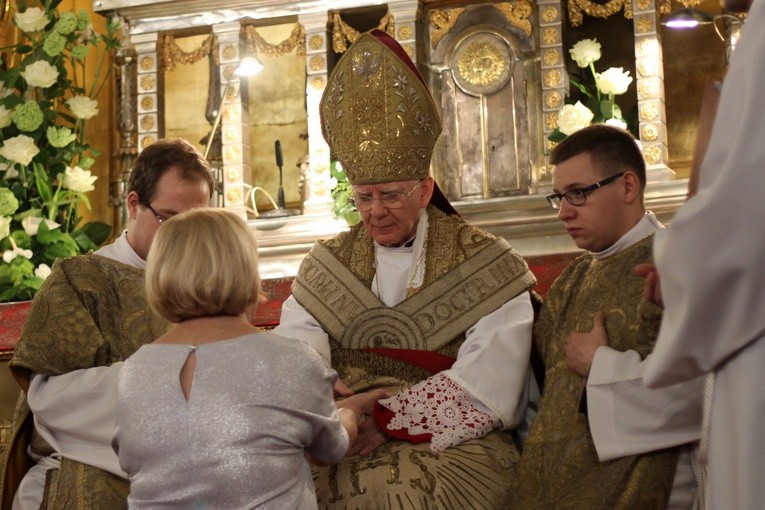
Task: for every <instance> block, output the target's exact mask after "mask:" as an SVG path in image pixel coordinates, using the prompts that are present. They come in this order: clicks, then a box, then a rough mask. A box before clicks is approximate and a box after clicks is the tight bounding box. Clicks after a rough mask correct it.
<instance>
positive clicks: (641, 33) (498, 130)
mask: <svg viewBox="0 0 765 510" xmlns="http://www.w3.org/2000/svg"><path fill="white" fill-rule="evenodd" d="M680 4H682V5H686V4H693V5H702V4H703V5H702V6H705V7H711V8H717V9H719V5H718V2H717V0H673V1H670V0H632V1H630V0H610V1H608V2H596V1H592V0H536V1H533V2H532V1H531V0H508V1H500V2H495V1H475V0H465V1H455V0H448V1H447V0H419V1H418V0H391V1H388V2H379V1H370V0H336V1H332V2H320V1H315V0H310V1H306V0H304V1H295V2H285V1H277V0H235V1H225V2H224V1H222V0H95V1H94V3H93V6H94V10H95V11H96V12H99V13H102V14H104V15H110V14H118V15H120V16H121V17H123V18H124V20H125V22H126V24H127V26H128V27H129V30H128V33H129V36H128V41H126V44H125V47H124V48H123V50H122V52H121V54H120V57H119V58H118V61H117V65H118V70H119V73H118V76H119V80H118V87H117V104H118V112H117V116H118V119H117V124H118V125H117V128H118V131H119V133H120V140H121V141H120V144H121V147H120V149H119V151H118V153H119V154H121V155H122V156H121V158H122V159H121V161H119V162H118V164H119V165H120V166H121V170H120V169H117V172H118V173H119V172H122V173H123V174H124V173H125V172H126V169H128V168H129V166H130V164H131V163H132V158H134V157H135V154H136V153H137V152H138V151H140V150H141V149H142V148H143V147H144V146H146V144H148V143H151V142H152V141H154V140H156V139H158V138H160V137H164V136H182V137H184V138H187V139H189V140H190V141H192V142H195V143H198V144H199V145H200V147H203V146H204V143H205V142H207V141H208V140H207V137H208V136H209V135H210V134H211V128H210V126H211V124H212V119H213V118H214V117H215V114H216V113H217V110H218V108H220V109H221V116H220V117H221V122H220V129H219V130H218V132H216V133H214V135H215V138H214V139H213V141H212V142H211V145H212V150H211V151H210V156H209V159H210V161H211V163H212V164H213V167H214V168H215V170H216V174H217V175H218V178H219V181H220V186H219V189H218V190H217V191H218V193H217V198H216V200H217V203H218V204H219V205H221V206H223V207H226V208H229V209H231V210H233V211H236V212H238V213H240V214H242V215H247V216H248V217H249V218H250V220H251V221H250V223H251V225H252V226H253V228H254V229H256V230H257V231H258V233H259V237H260V243H261V252H262V254H263V258H262V269H263V271H264V276H266V277H279V276H291V275H293V274H294V272H295V271H296V268H297V264H299V262H300V260H301V259H302V257H303V255H304V254H305V253H306V252H307V249H308V247H310V245H311V244H312V242H313V241H314V240H316V239H319V238H323V237H328V236H330V235H333V234H335V233H337V232H339V231H341V230H343V229H344V228H346V226H345V224H344V223H343V222H342V221H340V220H336V219H335V218H333V216H332V214H331V212H330V211H331V207H332V199H331V196H330V192H331V188H332V186H333V184H334V183H333V182H332V179H331V177H330V173H329V167H330V164H331V160H332V155H331V154H330V151H329V148H328V146H327V144H326V142H325V141H324V139H323V137H322V134H321V126H320V119H319V113H318V103H319V99H320V97H321V95H322V93H323V91H324V87H325V84H326V81H327V76H328V74H329V72H331V69H332V67H333V65H334V63H335V62H336V61H337V59H338V58H339V56H340V55H341V54H342V53H343V51H345V48H347V46H348V45H349V44H350V43H351V42H353V41H354V40H355V38H356V37H358V35H359V33H360V32H362V31H365V30H369V29H371V28H380V29H382V30H385V31H387V32H388V33H389V34H391V35H392V36H393V37H395V38H396V39H397V40H398V41H399V42H400V43H401V44H402V46H403V47H404V48H405V50H406V51H407V52H408V53H409V55H410V56H411V57H412V59H413V60H414V61H415V62H416V64H417V66H418V68H419V69H420V71H421V73H422V74H423V76H424V77H425V80H426V82H427V84H428V86H429V87H430V90H431V91H432V93H433V95H434V98H435V100H436V103H437V105H438V106H439V109H440V112H441V115H442V119H443V123H444V131H443V134H442V136H441V138H440V140H439V142H438V144H437V146H436V151H435V153H434V156H433V161H432V164H431V172H432V174H433V175H434V177H435V178H436V179H437V181H438V182H439V184H440V186H441V188H442V189H443V190H444V191H445V193H446V194H447V196H448V197H449V198H450V200H452V201H453V202H454V203H455V205H456V208H457V209H458V210H459V211H460V212H461V213H462V214H463V215H464V216H465V217H466V218H468V219H469V221H471V222H473V223H475V224H477V225H480V226H483V227H485V228H487V229H488V230H490V231H492V232H494V233H497V234H500V235H503V236H505V237H507V238H508V239H510V242H511V243H512V244H513V245H514V246H515V247H516V248H517V249H518V250H519V251H520V252H521V253H522V254H528V255H534V254H544V253H555V252H562V251H570V250H572V249H574V247H573V244H572V243H571V241H570V240H569V239H568V236H567V235H566V234H565V231H564V230H563V228H562V227H561V226H560V225H558V223H559V222H558V221H557V219H556V217H555V215H554V211H552V210H549V209H548V208H547V204H546V202H545V201H544V199H543V198H542V197H543V196H544V194H546V193H549V190H550V173H549V167H548V165H547V160H546V157H547V154H548V153H549V151H550V149H551V148H552V142H550V140H549V138H548V137H549V136H550V134H551V133H552V132H553V130H554V129H555V126H556V121H557V116H558V112H559V111H560V109H561V108H562V106H563V105H564V104H565V101H566V97H567V94H569V93H570V90H569V81H568V75H569V73H570V72H571V71H572V66H571V62H570V59H569V58H568V48H569V47H570V45H571V44H572V43H573V42H574V41H576V40H577V39H581V38H584V37H597V38H598V40H600V41H601V43H602V44H603V45H604V46H605V45H608V47H609V50H610V49H612V48H613V49H614V52H613V53H614V56H613V57H611V58H612V62H611V63H612V65H618V66H622V67H624V68H626V69H629V70H630V71H631V72H632V76H634V78H635V79H634V82H633V84H632V85H631V86H630V89H629V91H628V93H627V94H626V96H628V97H629V99H628V105H627V107H628V108H629V109H630V110H631V111H634V115H635V116H636V119H637V120H636V134H637V137H638V138H639V139H640V142H641V145H642V148H643V153H644V156H645V159H646V161H647V163H648V173H649V182H650V184H649V187H648V194H647V206H648V207H649V208H650V209H652V210H654V211H655V212H657V213H658V214H659V217H660V218H662V219H663V220H664V221H668V220H669V219H670V218H671V215H672V213H673V212H674V210H675V209H676V208H677V206H679V204H680V203H682V201H683V200H684V197H685V190H686V185H687V184H686V180H685V177H687V175H688V168H689V166H690V159H691V153H692V148H693V140H694V137H695V126H696V116H697V115H698V108H699V105H700V101H701V97H700V87H699V88H698V90H699V92H693V91H694V90H696V88H695V87H694V86H695V85H702V84H703V83H705V82H706V81H709V80H711V79H714V78H717V77H719V75H720V74H722V72H723V71H724V66H725V62H724V45H723V44H722V43H721V42H720V41H719V40H716V39H712V38H714V37H715V36H714V34H713V33H711V32H709V31H707V32H705V33H701V32H699V33H697V34H696V35H694V36H693V38H691V39H688V38H687V37H686V38H684V39H677V36H675V35H673V34H669V33H668V32H667V31H666V30H665V29H663V28H662V27H661V26H660V19H661V17H662V16H663V15H665V14H666V13H668V12H669V11H670V10H671V9H673V8H676V7H678V6H682V5H680ZM699 44H704V45H705V47H712V46H711V44H716V45H717V48H716V49H719V51H715V52H711V53H709V54H710V55H711V56H710V57H707V58H705V59H698V58H696V56H697V53H698V48H696V49H694V45H695V46H698V45H699ZM245 55H255V56H257V58H258V59H260V60H261V62H263V64H264V66H265V70H264V71H263V73H261V75H258V76H255V77H253V78H248V79H234V80H230V78H231V76H232V73H233V71H234V69H235V68H236V66H237V65H238V63H239V62H240V60H241V59H242V58H243V57H244V56H245ZM678 77H679V78H678ZM673 80H674V81H673ZM229 82H230V83H229ZM231 83H233V86H231V87H228V86H227V85H230V84H231ZM670 85H671V88H670ZM223 92H225V97H221V96H222V94H223ZM276 140H280V144H281V147H283V150H284V161H285V162H286V163H284V168H283V173H282V172H281V171H278V170H277V168H276V165H275V164H274V150H273V144H274V142H275V141H276ZM301 161H303V162H304V163H305V162H306V161H310V165H304V164H301V163H300V162H301ZM306 167H307V168H306ZM280 183H281V184H282V186H281V189H283V193H284V196H285V198H286V205H287V208H288V209H290V210H292V211H294V212H296V213H299V214H297V215H294V216H290V217H286V218H283V217H279V218H274V219H263V217H258V218H256V217H255V216H256V215H257V211H258V210H261V211H262V210H264V209H270V208H273V207H274V206H275V204H274V202H273V200H272V199H270V198H269V196H270V197H274V196H276V195H277V193H279V192H280V191H281V189H280ZM256 191H257V192H259V193H256Z"/></svg>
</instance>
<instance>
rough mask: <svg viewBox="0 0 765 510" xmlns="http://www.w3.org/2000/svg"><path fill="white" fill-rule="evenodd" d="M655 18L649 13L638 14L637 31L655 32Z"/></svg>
mask: <svg viewBox="0 0 765 510" xmlns="http://www.w3.org/2000/svg"><path fill="white" fill-rule="evenodd" d="M654 20H655V18H654V17H653V16H649V15H647V14H644V15H642V16H638V18H637V19H636V20H635V27H636V29H637V33H638V34H648V33H651V32H653V31H654V30H655V26H654Z"/></svg>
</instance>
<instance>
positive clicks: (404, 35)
mask: <svg viewBox="0 0 765 510" xmlns="http://www.w3.org/2000/svg"><path fill="white" fill-rule="evenodd" d="M398 38H399V40H401V41H408V40H409V39H413V38H414V28H412V24H411V23H404V24H403V25H401V26H400V27H399V29H398Z"/></svg>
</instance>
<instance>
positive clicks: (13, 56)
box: [0, 0, 121, 302]
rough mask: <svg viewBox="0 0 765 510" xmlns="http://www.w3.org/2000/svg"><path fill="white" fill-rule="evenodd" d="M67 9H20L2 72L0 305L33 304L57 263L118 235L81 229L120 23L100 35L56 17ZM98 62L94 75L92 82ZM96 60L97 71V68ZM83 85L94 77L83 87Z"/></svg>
mask: <svg viewBox="0 0 765 510" xmlns="http://www.w3.org/2000/svg"><path fill="white" fill-rule="evenodd" d="M60 2H61V0H42V1H41V3H40V4H39V7H29V6H28V5H27V4H26V3H25V2H20V4H21V5H20V7H19V12H17V13H16V14H15V15H14V18H13V19H14V22H15V24H16V26H17V27H18V28H19V30H20V35H19V41H18V42H17V43H16V44H14V45H12V46H9V47H5V48H1V50H2V51H3V53H4V55H3V57H4V58H3V67H2V69H0V254H2V259H1V260H0V302H2V301H16V300H23V299H30V298H31V297H32V296H33V295H34V293H35V292H36V291H37V289H39V288H40V286H41V285H42V282H43V280H44V279H45V278H46V277H47V275H48V274H49V273H50V266H52V265H53V262H54V261H55V260H56V259H59V258H63V257H69V256H72V255H77V254H79V253H84V252H86V251H89V250H92V249H95V248H97V247H98V246H99V245H100V244H101V243H103V242H104V241H105V240H106V239H107V238H108V236H109V235H110V234H111V227H110V226H109V225H106V224H104V223H100V222H90V223H87V224H84V225H80V223H81V217H80V215H79V214H78V207H79V205H80V204H81V203H82V204H85V206H86V207H87V208H88V209H90V202H89V200H88V197H87V193H88V192H89V191H92V190H93V189H94V185H93V183H94V182H95V180H96V177H95V176H93V175H92V174H91V172H90V170H89V169H90V168H91V167H92V165H93V164H94V163H95V158H96V157H98V152H97V151H95V150H93V148H92V147H91V146H89V145H88V144H87V143H86V142H85V141H84V139H83V138H84V132H85V122H86V121H87V120H88V119H90V118H92V117H94V116H95V115H97V114H98V102H97V101H96V99H94V98H95V97H96V96H97V95H98V93H99V92H100V90H101V88H102V87H103V86H104V84H105V82H106V81H107V79H108V76H109V70H110V59H109V58H108V57H109V56H110V55H111V54H112V53H113V52H114V50H115V49H117V48H118V47H119V45H120V38H119V37H118V32H119V30H120V29H121V26H120V23H119V22H117V21H116V20H110V21H109V22H108V23H107V30H106V33H105V34H99V33H96V32H95V31H94V30H93V28H92V26H91V24H90V19H89V16H88V13H87V12H86V11H84V10H81V11H79V12H59V11H58V10H57V7H58V5H59V4H60ZM91 52H94V56H95V62H96V68H95V73H94V74H86V63H87V62H88V55H89V54H90V53H91ZM92 61H93V60H92V58H91V62H92ZM86 77H88V78H90V77H92V81H91V83H90V84H86Z"/></svg>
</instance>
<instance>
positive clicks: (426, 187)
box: [420, 176, 435, 209]
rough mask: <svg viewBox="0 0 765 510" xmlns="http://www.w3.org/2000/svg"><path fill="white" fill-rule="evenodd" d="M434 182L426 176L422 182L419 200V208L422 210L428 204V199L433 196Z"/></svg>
mask: <svg viewBox="0 0 765 510" xmlns="http://www.w3.org/2000/svg"><path fill="white" fill-rule="evenodd" d="M434 184H435V181H434V180H433V177H431V176H427V177H426V178H424V179H423V180H422V184H421V186H422V198H421V199H420V207H421V208H422V209H424V208H425V207H427V206H428V204H429V203H430V197H432V196H433V185H434Z"/></svg>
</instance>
